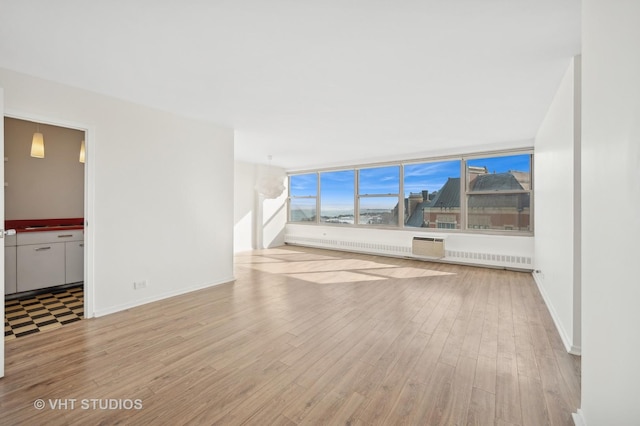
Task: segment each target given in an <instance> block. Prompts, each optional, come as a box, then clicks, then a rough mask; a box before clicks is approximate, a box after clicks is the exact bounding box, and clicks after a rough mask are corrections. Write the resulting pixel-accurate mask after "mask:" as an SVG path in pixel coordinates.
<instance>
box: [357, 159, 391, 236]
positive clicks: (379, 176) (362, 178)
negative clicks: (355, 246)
mask: <svg viewBox="0 0 640 426" xmlns="http://www.w3.org/2000/svg"><path fill="white" fill-rule="evenodd" d="M399 192H400V166H389V167H375V168H370V169H360V170H358V223H359V224H362V225H393V226H398V199H399V197H398V194H399Z"/></svg>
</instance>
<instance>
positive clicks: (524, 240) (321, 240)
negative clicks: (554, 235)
mask: <svg viewBox="0 0 640 426" xmlns="http://www.w3.org/2000/svg"><path fill="white" fill-rule="evenodd" d="M414 236H418V237H444V238H445V249H446V251H447V256H446V257H445V258H444V260H446V261H451V262H458V263H465V264H473V265H484V266H497V267H509V268H515V269H532V268H533V263H532V262H533V260H532V258H533V250H534V242H533V237H524V236H500V235H482V234H464V233H457V234H454V233H450V234H447V233H440V232H438V233H436V232H425V231H422V230H420V231H417V230H411V229H408V230H392V229H371V228H358V227H351V226H350V227H345V226H339V225H334V226H328V225H308V224H295V223H290V224H287V226H286V235H285V241H287V242H292V243H297V244H302V245H309V246H315V247H325V248H342V249H345V250H354V251H360V252H366V253H375V254H388V255H392V256H407V257H410V256H411V243H412V239H413V237H414ZM482 255H496V256H501V257H504V258H507V257H508V259H506V260H505V259H504V258H497V257H496V258H493V257H486V256H484V257H483V256H482Z"/></svg>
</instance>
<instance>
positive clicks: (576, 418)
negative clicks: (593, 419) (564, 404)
mask: <svg viewBox="0 0 640 426" xmlns="http://www.w3.org/2000/svg"><path fill="white" fill-rule="evenodd" d="M571 417H573V423H574V424H575V425H576V426H587V422H586V421H585V420H584V414H582V410H581V409H579V408H578V410H577V411H576V412H575V413H573V414H571Z"/></svg>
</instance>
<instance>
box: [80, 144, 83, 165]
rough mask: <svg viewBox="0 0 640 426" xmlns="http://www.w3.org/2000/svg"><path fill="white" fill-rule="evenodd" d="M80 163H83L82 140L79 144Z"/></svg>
mask: <svg viewBox="0 0 640 426" xmlns="http://www.w3.org/2000/svg"><path fill="white" fill-rule="evenodd" d="M80 162H81V163H84V139H82V142H81V143H80Z"/></svg>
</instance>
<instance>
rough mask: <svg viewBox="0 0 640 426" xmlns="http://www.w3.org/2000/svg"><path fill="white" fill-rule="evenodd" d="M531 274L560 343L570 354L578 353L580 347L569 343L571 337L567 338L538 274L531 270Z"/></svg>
mask: <svg viewBox="0 0 640 426" xmlns="http://www.w3.org/2000/svg"><path fill="white" fill-rule="evenodd" d="M531 275H533V280H534V281H535V282H536V285H537V286H538V290H539V291H540V294H541V295H542V299H543V300H544V304H545V305H547V310H548V311H549V314H551V318H552V319H553V323H554V324H555V325H556V330H558V334H560V339H562V344H564V347H565V349H566V350H567V352H569V353H570V354H573V355H580V350H581V349H580V347H579V346H573V345H572V344H571V339H569V335H568V334H567V332H566V330H565V329H564V327H563V326H562V323H561V322H560V318H558V314H557V313H556V310H555V308H554V307H553V304H551V301H550V300H549V296H548V295H547V292H546V291H545V289H544V286H543V285H542V282H541V281H540V278H539V276H538V274H536V273H535V272H533V273H532V274H531Z"/></svg>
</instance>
